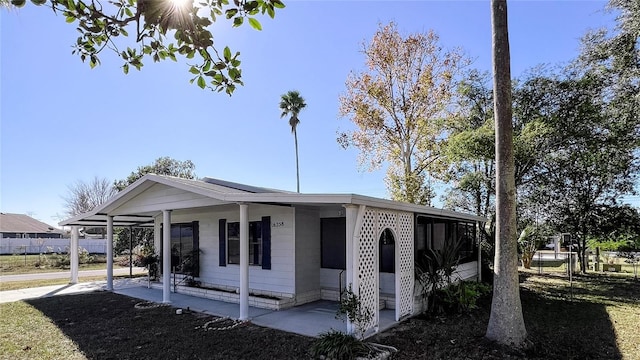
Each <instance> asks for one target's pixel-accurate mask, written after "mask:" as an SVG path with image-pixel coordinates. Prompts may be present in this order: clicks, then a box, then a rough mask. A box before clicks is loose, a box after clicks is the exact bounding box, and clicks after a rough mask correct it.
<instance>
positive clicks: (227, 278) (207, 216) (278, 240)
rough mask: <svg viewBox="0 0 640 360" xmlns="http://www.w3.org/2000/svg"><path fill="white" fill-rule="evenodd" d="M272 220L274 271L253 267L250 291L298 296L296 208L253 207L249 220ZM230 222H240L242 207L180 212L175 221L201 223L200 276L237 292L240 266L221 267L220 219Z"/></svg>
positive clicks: (172, 215) (272, 263) (252, 205)
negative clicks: (296, 293)
mask: <svg viewBox="0 0 640 360" xmlns="http://www.w3.org/2000/svg"><path fill="white" fill-rule="evenodd" d="M263 216H270V217H271V269H270V270H263V269H262V268H261V267H260V266H249V289H250V291H251V292H252V293H261V294H269V295H273V296H278V297H293V296H294V293H295V273H294V270H295V269H294V266H295V262H294V250H295V248H294V236H293V235H294V222H293V220H294V212H293V208H290V207H285V206H272V205H254V204H249V221H260V220H262V217H263ZM220 219H226V221H227V223H230V222H238V221H240V210H239V207H238V205H224V206H219V207H209V208H200V209H192V210H176V211H173V212H172V214H171V222H172V223H174V224H176V223H188V222H192V221H198V227H199V241H200V250H201V254H200V277H199V280H200V281H201V282H202V283H203V284H206V285H212V286H217V287H221V288H225V289H237V288H238V286H239V285H240V266H239V265H237V264H227V265H226V266H220V264H219V253H220V252H219V236H218V227H219V220H220Z"/></svg>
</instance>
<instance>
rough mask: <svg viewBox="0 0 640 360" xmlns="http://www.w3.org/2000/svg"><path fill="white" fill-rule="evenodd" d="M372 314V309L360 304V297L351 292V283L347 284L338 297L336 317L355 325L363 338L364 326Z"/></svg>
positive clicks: (369, 320) (367, 323) (371, 317)
mask: <svg viewBox="0 0 640 360" xmlns="http://www.w3.org/2000/svg"><path fill="white" fill-rule="evenodd" d="M373 315H374V314H373V311H372V310H371V309H370V308H368V307H367V306H365V305H363V304H362V302H361V301H360V297H359V296H358V295H356V294H355V293H354V292H353V289H352V288H351V284H349V287H348V288H347V289H345V291H344V293H343V294H342V295H341V297H340V306H339V307H338V313H337V315H336V317H337V318H339V319H345V318H346V319H347V320H349V321H351V323H353V324H354V325H355V326H356V328H357V332H358V335H359V336H360V338H361V339H364V333H365V332H366V327H367V325H369V323H370V322H371V319H373Z"/></svg>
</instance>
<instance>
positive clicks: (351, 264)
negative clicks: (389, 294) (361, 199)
mask: <svg viewBox="0 0 640 360" xmlns="http://www.w3.org/2000/svg"><path fill="white" fill-rule="evenodd" d="M344 208H345V210H346V211H345V216H346V231H347V233H346V247H347V248H346V249H345V252H346V264H345V265H346V269H345V270H346V273H347V275H346V281H345V285H346V286H347V287H348V286H349V285H351V287H352V290H353V292H354V293H355V294H356V295H359V294H360V291H359V285H360V282H359V279H358V275H359V274H358V258H359V247H360V228H361V227H362V219H363V217H364V212H365V209H366V206H364V205H360V207H357V206H356V205H351V204H348V205H344ZM339 291H340V293H342V289H339ZM354 332H355V326H354V324H353V323H351V321H349V320H348V319H347V333H348V334H353V333H354Z"/></svg>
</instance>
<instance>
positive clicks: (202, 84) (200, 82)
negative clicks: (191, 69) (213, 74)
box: [198, 76, 207, 89]
mask: <svg viewBox="0 0 640 360" xmlns="http://www.w3.org/2000/svg"><path fill="white" fill-rule="evenodd" d="M198 86H199V87H200V89H204V88H205V87H206V86H207V82H206V81H205V80H204V78H203V77H202V76H198Z"/></svg>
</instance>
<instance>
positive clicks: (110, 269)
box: [107, 216, 113, 291]
mask: <svg viewBox="0 0 640 360" xmlns="http://www.w3.org/2000/svg"><path fill="white" fill-rule="evenodd" d="M107 290H108V291H113V216H107Z"/></svg>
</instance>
